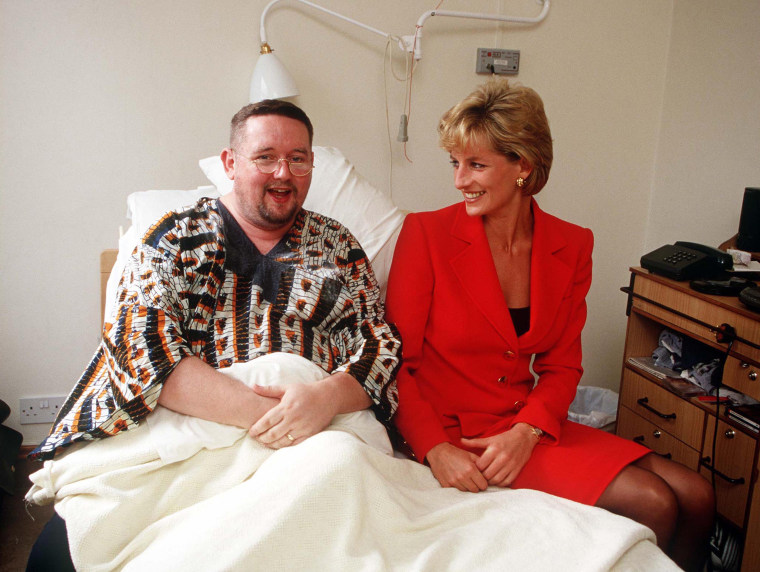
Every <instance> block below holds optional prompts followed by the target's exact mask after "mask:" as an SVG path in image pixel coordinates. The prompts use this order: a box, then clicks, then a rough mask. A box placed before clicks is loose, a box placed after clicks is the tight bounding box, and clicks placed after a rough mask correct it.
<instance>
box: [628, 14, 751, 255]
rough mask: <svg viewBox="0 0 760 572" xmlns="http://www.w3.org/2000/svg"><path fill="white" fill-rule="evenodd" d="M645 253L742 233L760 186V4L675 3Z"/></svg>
mask: <svg viewBox="0 0 760 572" xmlns="http://www.w3.org/2000/svg"><path fill="white" fill-rule="evenodd" d="M674 15H675V17H674V25H673V31H672V44H671V45H672V48H671V50H670V58H669V60H668V77H667V82H666V88H665V102H664V106H663V112H662V117H663V120H662V127H661V135H660V138H659V145H658V153H657V162H656V167H655V178H654V183H653V186H652V204H651V207H650V213H649V216H648V225H647V233H646V248H644V249H642V250H643V251H648V250H652V249H654V248H656V247H658V246H660V245H661V244H666V243H672V242H674V241H676V240H690V241H693V242H701V243H704V244H709V245H712V246H718V245H719V244H721V243H722V242H723V241H725V240H727V239H728V238H730V237H732V236H733V235H734V234H736V232H737V230H738V228H739V215H740V212H741V205H742V198H743V195H744V188H745V187H760V26H758V23H760V2H757V0H726V1H723V2H711V1H710V0H688V1H686V0H681V1H677V2H676V3H675V12H674Z"/></svg>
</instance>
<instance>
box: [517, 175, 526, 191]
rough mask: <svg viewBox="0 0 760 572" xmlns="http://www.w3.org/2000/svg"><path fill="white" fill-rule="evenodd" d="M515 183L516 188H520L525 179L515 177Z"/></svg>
mask: <svg viewBox="0 0 760 572" xmlns="http://www.w3.org/2000/svg"><path fill="white" fill-rule="evenodd" d="M515 184H516V185H517V186H518V188H520V189H522V188H523V185H524V184H525V179H523V178H522V177H517V180H516V181H515Z"/></svg>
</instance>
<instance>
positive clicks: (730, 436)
mask: <svg viewBox="0 0 760 572" xmlns="http://www.w3.org/2000/svg"><path fill="white" fill-rule="evenodd" d="M724 435H725V436H726V439H733V438H734V437H736V431H734V430H733V429H726V432H725V433H724Z"/></svg>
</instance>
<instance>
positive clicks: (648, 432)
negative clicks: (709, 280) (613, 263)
mask: <svg viewBox="0 0 760 572" xmlns="http://www.w3.org/2000/svg"><path fill="white" fill-rule="evenodd" d="M624 291H626V292H627V293H628V294H629V299H628V309H627V314H628V328H627V333H626V342H625V351H624V356H623V372H622V379H621V382H620V404H619V409H618V423H617V434H618V435H620V436H622V437H625V438H627V439H633V440H636V441H639V442H641V443H643V444H644V445H646V446H647V447H650V448H651V449H653V450H654V451H655V452H656V453H658V454H660V455H664V456H667V457H669V458H672V459H673V460H675V461H678V462H680V463H683V464H684V465H686V466H688V467H690V468H692V469H694V470H698V471H700V472H701V473H702V474H703V475H704V476H705V477H706V478H708V479H709V480H712V479H713V475H714V477H715V479H714V480H715V484H716V490H717V497H718V514H719V515H720V517H722V518H723V519H724V520H725V521H727V522H729V523H731V524H732V525H733V526H735V527H736V529H737V531H739V533H740V535H743V536H744V553H743V558H742V568H741V569H742V571H743V572H745V571H750V570H760V490H758V486H757V480H758V479H757V476H758V440H759V438H760V437H759V435H758V433H756V432H753V431H752V430H751V429H747V428H745V427H744V426H742V425H740V424H738V423H736V422H735V421H734V420H733V419H730V418H729V417H728V416H727V415H726V414H725V410H724V409H723V408H722V407H721V409H720V411H719V412H718V411H716V406H715V405H714V404H708V403H704V402H702V401H699V400H698V399H697V398H694V397H692V398H686V397H682V396H681V395H679V394H678V393H677V392H675V391H673V390H672V389H671V388H670V386H669V385H668V384H667V383H666V382H664V381H661V380H659V379H658V378H657V377H655V376H653V375H651V374H649V373H647V372H645V371H643V370H641V369H639V368H636V367H635V366H633V365H631V364H630V363H628V358H630V357H641V356H647V355H650V354H651V352H652V350H653V349H654V348H656V347H657V344H658V338H659V335H660V332H662V330H663V329H665V328H668V329H670V330H672V331H674V332H676V333H678V334H681V335H682V336H686V337H689V338H691V339H692V340H695V341H697V342H699V343H700V344H702V346H703V347H704V348H705V350H706V352H710V351H712V352H716V353H719V354H722V355H725V354H726V352H728V357H727V359H726V364H725V368H724V371H723V385H724V386H727V387H728V388H730V389H733V390H736V391H740V392H742V393H745V394H747V395H749V396H751V397H753V398H754V399H758V400H760V314H757V313H754V312H752V311H751V310H749V309H748V308H746V307H745V306H744V305H743V304H742V303H741V302H739V300H738V299H737V298H736V297H724V296H711V295H707V294H701V293H699V292H696V291H694V290H692V289H690V288H689V284H688V282H677V281H674V280H669V279H667V278H663V277H661V276H657V275H655V274H651V273H650V272H648V271H647V270H644V269H642V268H632V269H631V284H630V286H629V287H628V288H625V289H624ZM726 326H730V327H726ZM732 330H733V331H734V332H735V337H734V335H733V334H732ZM732 338H734V339H733V343H730V342H731V339H732ZM716 413H717V415H716ZM716 421H717V434H716V433H715V429H716ZM713 439H715V449H714V451H715V452H714V454H713Z"/></svg>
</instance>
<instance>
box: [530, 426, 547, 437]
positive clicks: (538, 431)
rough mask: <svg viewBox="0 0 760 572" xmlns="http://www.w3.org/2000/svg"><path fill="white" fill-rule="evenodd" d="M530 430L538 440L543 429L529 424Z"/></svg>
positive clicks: (542, 433) (542, 434)
mask: <svg viewBox="0 0 760 572" xmlns="http://www.w3.org/2000/svg"><path fill="white" fill-rule="evenodd" d="M530 430H531V431H533V434H534V435H535V436H536V438H537V439H538V440H539V441H540V440H541V439H543V437H544V432H543V430H541V429H539V428H538V427H534V426H533V425H530Z"/></svg>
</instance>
